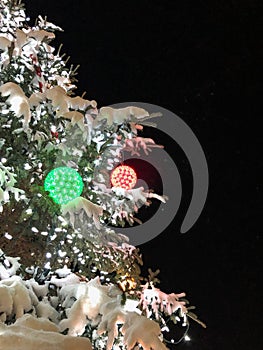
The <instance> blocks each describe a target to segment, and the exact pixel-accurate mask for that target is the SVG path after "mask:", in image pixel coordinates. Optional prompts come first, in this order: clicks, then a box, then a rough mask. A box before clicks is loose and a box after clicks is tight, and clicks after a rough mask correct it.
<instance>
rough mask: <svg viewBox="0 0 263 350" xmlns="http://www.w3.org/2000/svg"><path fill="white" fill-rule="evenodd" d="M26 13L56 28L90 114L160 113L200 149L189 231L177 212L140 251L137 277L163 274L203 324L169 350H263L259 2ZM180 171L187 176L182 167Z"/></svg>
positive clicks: (45, 8) (33, 8)
mask: <svg viewBox="0 0 263 350" xmlns="http://www.w3.org/2000/svg"><path fill="white" fill-rule="evenodd" d="M25 3H26V8H27V14H28V15H29V16H30V17H31V18H32V19H34V18H36V16H37V15H39V14H41V15H42V16H45V15H46V16H47V19H48V20H49V21H51V22H53V23H54V24H57V25H59V26H61V27H62V28H63V29H64V32H62V33H57V38H56V41H55V42H53V44H52V46H55V47H57V48H58V46H59V44H60V43H63V49H62V52H65V53H66V54H67V55H69V56H70V57H71V58H70V60H69V64H73V65H77V64H80V68H79V70H78V72H79V73H78V80H79V82H78V90H77V93H78V94H80V95H81V94H82V93H83V92H84V91H87V94H86V97H87V98H89V99H95V100H96V101H97V102H98V106H99V107H102V106H106V105H110V104H113V103H118V102H126V101H137V102H148V103H152V104H155V105H159V106H162V107H164V108H167V109H169V110H171V111H173V112H174V113H176V114H177V115H179V116H180V117H181V118H182V119H183V120H184V121H185V122H186V123H187V124H188V125H189V126H190V128H191V129H192V130H193V132H194V133H195V135H196V136H197V138H198V139H199V141H200V143H201V145H202V147H203V149H204V152H205V154H206V158H207V162H208V167H209V176H210V187H209V194H208V198H207V202H206V205H205V208H204V210H203V212H202V214H201V216H200V218H199V219H198V221H197V223H196V224H195V225H194V226H193V227H192V228H191V230H190V231H189V232H188V233H186V234H183V235H181V234H179V226H180V222H181V220H182V218H183V212H182V210H181V212H179V213H178V215H177V216H176V218H175V220H174V222H173V223H171V224H170V225H169V227H168V228H167V229H166V230H165V231H164V232H163V233H161V234H160V235H159V236H158V237H157V238H155V239H154V240H152V241H151V242H148V243H146V244H144V245H142V246H141V247H140V249H141V252H142V254H143V256H144V263H145V267H152V269H155V268H160V269H161V273H160V279H161V285H160V288H161V289H163V290H164V291H166V292H172V291H175V292H181V291H185V292H186V293H187V296H188V299H189V300H190V301H191V304H193V305H195V306H196V307H197V309H196V313H197V314H198V315H199V318H200V319H202V320H203V321H204V322H205V323H206V324H207V329H203V328H202V327H201V326H199V325H197V324H195V323H194V322H193V323H192V325H191V327H190V332H189V335H190V337H191V338H192V341H191V342H189V343H185V342H182V343H181V344H180V345H179V346H177V349H179V350H180V349H195V350H201V349H202V350H217V349H218V350H219V349H220V350H228V349H229V350H235V349H238V350H241V349H246V350H247V349H253V350H261V349H263V340H262V330H263V327H262V321H263V320H262V314H261V313H260V309H261V310H262V289H261V290H260V289H259V288H260V279H262V248H263V246H262V229H261V222H260V219H261V218H260V204H262V202H261V198H260V193H261V190H262V167H261V164H262V160H261V159H262V156H261V146H262V142H261V128H260V127H259V122H260V119H261V118H262V115H261V113H262V112H261V111H262V109H260V108H259V104H260V101H261V100H262V96H261V95H262V85H261V84H262V74H261V73H262V59H263V49H262V44H263V43H262V34H263V30H262V25H261V23H262V20H263V16H262V15H263V11H262V6H261V2H260V1H254V0H247V1H243V0H228V1H223V0H222V1H220V0H212V1H202V0H196V1H193V0H192V1H188V0H186V1H177V0H175V1H147V0H142V1H123V2H122V3H120V2H116V1H109V2H106V1H86V0H83V1H78V0H74V1H73V0H65V1H55V0H46V1H40V0H27V1H26V2H25ZM157 138H158V135H157ZM157 141H158V140H157ZM165 146H167V147H169V145H165ZM181 157H183V155H182V154H180V152H178V162H179V163H180V162H181V164H184V162H183V161H182V160H181ZM180 170H182V172H184V171H185V172H186V174H185V177H186V178H187V177H189V174H187V172H189V169H188V168H187V167H184V166H183V165H182V169H180ZM181 176H182V177H184V175H183V174H181ZM168 195H169V194H168ZM186 197H187V194H186ZM261 208H262V205H261ZM183 210H184V209H183ZM161 254H163V256H162V257H161Z"/></svg>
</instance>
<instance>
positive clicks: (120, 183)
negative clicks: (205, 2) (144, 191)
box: [111, 165, 137, 190]
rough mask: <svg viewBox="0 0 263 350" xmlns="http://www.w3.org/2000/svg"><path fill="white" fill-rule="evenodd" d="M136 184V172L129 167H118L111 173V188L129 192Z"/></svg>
mask: <svg viewBox="0 0 263 350" xmlns="http://www.w3.org/2000/svg"><path fill="white" fill-rule="evenodd" d="M136 182H137V175H136V172H135V170H134V169H133V168H132V167H130V166H129V165H119V166H117V167H116V168H115V169H114V170H113V171H112V173H111V183H112V186H113V187H121V188H123V189H125V190H131V189H132V188H133V187H134V186H135V185H136Z"/></svg>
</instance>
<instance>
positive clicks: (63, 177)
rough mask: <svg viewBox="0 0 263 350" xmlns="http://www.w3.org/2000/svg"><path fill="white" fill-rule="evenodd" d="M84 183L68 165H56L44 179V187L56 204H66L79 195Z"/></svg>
mask: <svg viewBox="0 0 263 350" xmlns="http://www.w3.org/2000/svg"><path fill="white" fill-rule="evenodd" d="M83 187H84V183H83V181H82V178H81V176H80V174H79V173H78V172H77V171H76V170H75V169H72V168H69V167H58V168H55V169H53V170H51V171H50V172H49V173H48V174H47V176H46V178H45V181H44V189H45V191H47V192H49V196H50V197H51V198H52V199H53V201H54V202H55V203H57V204H66V203H68V202H70V201H72V200H73V199H75V198H77V197H79V196H80V195H81V193H82V191H83Z"/></svg>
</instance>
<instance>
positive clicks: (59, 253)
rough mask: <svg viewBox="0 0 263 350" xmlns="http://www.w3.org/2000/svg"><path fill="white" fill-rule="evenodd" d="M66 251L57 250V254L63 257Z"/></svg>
mask: <svg viewBox="0 0 263 350" xmlns="http://www.w3.org/2000/svg"><path fill="white" fill-rule="evenodd" d="M66 254H67V253H66V252H62V250H59V251H58V255H59V256H60V257H61V258H63V257H64V256H65V255H66Z"/></svg>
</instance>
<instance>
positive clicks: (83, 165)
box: [0, 0, 204, 350]
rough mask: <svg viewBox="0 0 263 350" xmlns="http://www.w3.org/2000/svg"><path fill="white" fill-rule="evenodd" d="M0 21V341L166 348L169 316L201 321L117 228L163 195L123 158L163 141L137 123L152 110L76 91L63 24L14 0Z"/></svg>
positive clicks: (1, 5) (171, 337) (6, 3)
mask: <svg viewBox="0 0 263 350" xmlns="http://www.w3.org/2000/svg"><path fill="white" fill-rule="evenodd" d="M0 28H1V32H0V248H1V249H0V350H9V349H16V350H19V349H27V350H30V349H37V348H38V349H41V350H44V349H49V350H52V349H54V350H55V349H56V350H62V349H63V350H64V349H78V350H81V349H86V350H88V349H96V350H99V349H107V350H110V349H114V350H117V349H130V350H131V349H145V350H150V349H152V350H162V349H167V348H172V347H173V346H174V345H175V344H176V343H178V341H180V339H178V336H177V335H176V334H171V332H169V324H171V323H172V324H178V325H179V326H180V327H182V329H183V332H182V334H183V336H185V335H186V334H187V331H188V327H189V318H191V319H194V320H196V321H197V322H199V323H200V324H202V322H201V321H199V320H198V319H197V316H196V315H195V314H193V313H192V312H191V307H189V306H188V302H187V301H186V300H185V299H184V297H185V294H184V293H179V294H175V293H171V294H166V293H164V292H162V291H161V290H160V289H158V288H157V287H156V285H157V283H158V278H157V277H156V276H157V272H158V271H157V272H152V271H151V270H150V269H149V276H141V268H140V266H141V265H142V263H143V262H142V257H141V254H140V252H139V249H138V248H136V247H134V246H133V245H131V244H129V240H128V238H127V237H126V236H124V235H122V234H118V226H120V227H121V226H124V225H127V224H129V225H131V226H132V225H133V224H134V223H135V222H136V221H138V219H136V213H137V212H138V210H139V208H140V207H141V206H142V205H149V201H150V199H151V198H153V200H159V201H163V202H165V200H166V198H165V197H164V196H161V195H159V194H155V193H153V192H151V191H148V190H145V189H144V188H142V187H136V174H135V173H134V171H133V169H132V168H129V167H127V166H126V165H125V164H123V161H122V154H123V152H124V151H125V152H131V153H133V152H135V153H138V152H145V153H147V152H148V151H149V150H151V149H152V148H154V147H161V146H158V145H156V144H155V143H154V141H153V140H152V139H149V138H144V137H142V136H140V134H139V131H140V133H141V132H142V131H143V125H144V124H146V123H147V121H146V120H148V119H150V118H151V117H152V116H151V115H149V113H148V112H147V111H146V110H144V109H142V108H138V107H135V106H128V107H126V108H122V109H113V108H111V107H101V108H98V107H97V104H96V101H94V100H89V99H87V98H85V96H84V94H83V95H82V96H76V95H75V93H74V90H75V89H76V85H75V83H76V77H75V76H76V68H74V67H67V59H64V55H61V54H60V51H61V50H60V48H59V49H58V50H55V49H54V48H53V47H52V46H50V42H51V41H52V40H53V39H54V38H55V34H54V32H55V31H59V30H61V28H59V27H58V26H56V25H54V24H52V23H50V22H48V21H47V19H46V18H42V17H41V16H39V17H38V18H37V20H36V24H35V26H33V27H31V26H30V25H29V20H28V19H27V18H26V15H25V9H24V5H23V3H21V1H20V0H1V1H0ZM114 226H115V227H116V228H114ZM113 228H114V229H113ZM202 325H203V324H202ZM203 326H204V325H203ZM183 336H180V338H183Z"/></svg>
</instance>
